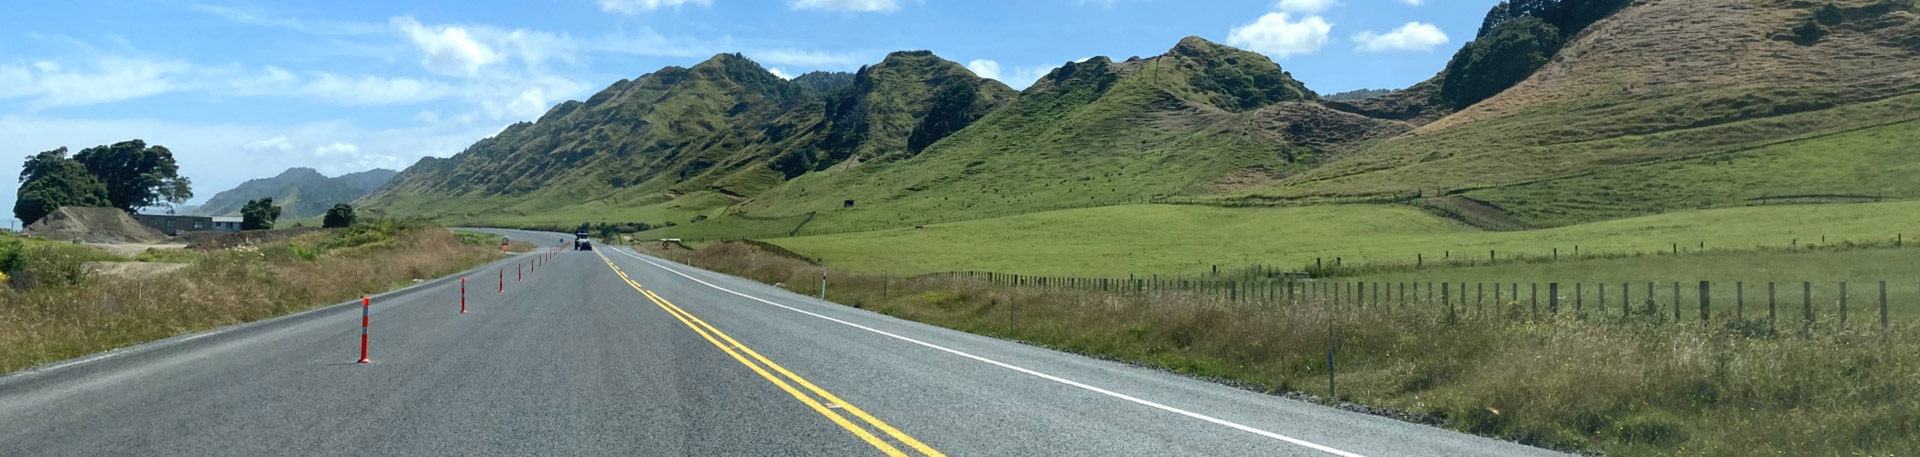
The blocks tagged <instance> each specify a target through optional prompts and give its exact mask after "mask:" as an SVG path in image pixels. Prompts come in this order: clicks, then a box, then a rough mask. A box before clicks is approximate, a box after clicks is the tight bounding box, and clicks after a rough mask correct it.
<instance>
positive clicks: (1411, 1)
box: [1400, 0, 1427, 6]
mask: <svg viewBox="0 0 1920 457" xmlns="http://www.w3.org/2000/svg"><path fill="white" fill-rule="evenodd" d="M1426 2H1427V0H1400V3H1405V4H1408V5H1413V6H1420V5H1421V4H1424V3H1426Z"/></svg>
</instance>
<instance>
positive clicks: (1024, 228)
mask: <svg viewBox="0 0 1920 457" xmlns="http://www.w3.org/2000/svg"><path fill="white" fill-rule="evenodd" d="M1911 227H1920V202H1887V203H1864V204H1847V205H1795V206H1764V207H1740V208H1725V209H1710V210H1690V211H1679V212H1673V213H1667V214H1660V215H1654V216H1646V217H1638V218H1632V219H1621V220H1613V221H1605V222H1597V223H1590V224H1582V225H1574V226H1567V227H1560V228H1553V229H1544V230H1530V231H1520V232H1485V231H1478V230H1474V229H1472V228H1471V227H1467V226H1465V225H1463V224H1460V223H1457V222H1454V221H1452V220H1449V219H1443V218H1439V217H1436V216H1433V215H1430V214H1427V213H1425V212H1421V211H1419V210H1415V209H1412V208H1408V207H1401V206H1387V205H1340V206H1308V207H1296V208H1252V209H1247V208H1215V207H1203V206H1171V205H1129V206H1111V207H1101V208H1088V209H1078V210H1066V211H1053V212H1046V213H1036V214H1028V215H1021V216H1012V217H1004V218H996V219H987V220H978V221H968V222H960V223H953V224H940V225H931V226H927V227H926V228H925V229H919V230H915V229H896V230H884V231H875V232H862V233H848V234H839V235H826V236H808V237H796V238H781V239H773V240H768V241H770V242H773V243H775V244H778V245H780V246H783V247H786V248H789V249H792V250H794V251H796V252H799V253H801V254H804V255H807V256H810V257H815V258H818V259H820V260H822V261H823V262H824V263H826V264H827V265H830V266H834V267H837V268H846V269H851V270H857V271H866V272H876V273H891V274H895V275H910V274H921V273H932V272H945V271H996V272H1003V273H1019V274H1034V275H1054V276H1082V277H1125V276H1127V275H1128V274H1162V275H1185V276H1192V275H1200V274H1206V273H1209V272H1211V270H1212V266H1213V265H1219V266H1220V268H1221V269H1222V270H1223V271H1224V270H1226V269H1228V268H1238V267H1244V266H1248V265H1256V264H1263V265H1271V266H1275V267H1279V268H1282V269H1288V270H1299V269H1301V268H1304V267H1305V266H1308V265H1312V264H1313V262H1314V260H1315V259H1316V258H1321V259H1324V262H1327V263H1329V264H1330V263H1332V262H1334V259H1335V258H1340V261H1341V262H1344V263H1345V264H1369V263H1371V264H1381V263H1385V264H1402V263H1404V264H1411V263H1414V262H1415V259H1416V256H1421V257H1424V259H1426V261H1427V262H1429V263H1430V264H1431V263H1445V261H1447V260H1449V259H1451V258H1454V257H1459V258H1462V259H1476V260H1478V259H1485V258H1487V256H1488V251H1489V250H1492V251H1495V255H1497V256H1499V257H1500V258H1502V259H1506V258H1509V257H1514V256H1527V257H1535V256H1550V255H1551V253H1552V251H1553V250H1554V249H1559V250H1560V252H1561V253H1562V255H1566V256H1569V257H1571V256H1572V254H1573V251H1574V249H1575V247H1576V246H1578V248H1579V250H1580V252H1581V253H1582V254H1618V253H1657V252H1670V251H1672V250H1673V249H1674V247H1675V245H1676V244H1677V245H1678V247H1679V250H1680V252H1682V253H1693V252H1698V251H1699V250H1700V246H1701V243H1702V242H1704V243H1705V246H1706V249H1707V250H1708V251H1712V250H1725V249H1752V248H1757V247H1786V246H1788V245H1789V244H1791V243H1793V242H1794V241H1795V240H1798V243H1799V244H1800V245H1801V246H1808V245H1818V244H1821V243H1822V239H1823V237H1824V239H1825V240H1826V243H1828V244H1835V243H1839V242H1842V241H1862V242H1864V241H1874V242H1880V241H1891V240H1892V239H1893V238H1894V237H1895V236H1896V234H1897V233H1898V231H1900V230H1902V229H1903V228H1911ZM1912 236H1915V235H1914V234H1909V235H1907V237H1909V238H1911V237H1912ZM1829 264H1833V263H1831V262H1830V263H1829ZM1885 268H1891V269H1899V268H1908V267H1897V266H1887V267H1885ZM1897 271H1911V270H1897ZM1646 279H1647V280H1652V279H1655V278H1646Z"/></svg>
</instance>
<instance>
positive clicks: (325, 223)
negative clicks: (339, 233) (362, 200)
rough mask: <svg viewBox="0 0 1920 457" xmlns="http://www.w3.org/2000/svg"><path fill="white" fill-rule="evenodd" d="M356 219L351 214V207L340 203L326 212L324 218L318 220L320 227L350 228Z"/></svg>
mask: <svg viewBox="0 0 1920 457" xmlns="http://www.w3.org/2000/svg"><path fill="white" fill-rule="evenodd" d="M356 218H357V217H356V216H354V214H353V205H349V204H346V203H340V204H336V205H333V208H332V209H328V210H327V215H326V217H324V218H321V219H320V226H321V227H328V228H334V227H346V226H351V225H353V220H354V219H356Z"/></svg>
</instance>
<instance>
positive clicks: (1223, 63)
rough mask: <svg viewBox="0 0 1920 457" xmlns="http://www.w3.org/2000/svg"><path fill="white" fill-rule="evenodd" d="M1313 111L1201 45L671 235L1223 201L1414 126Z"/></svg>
mask: <svg viewBox="0 0 1920 457" xmlns="http://www.w3.org/2000/svg"><path fill="white" fill-rule="evenodd" d="M1315 99H1317V96H1316V95H1315V94H1314V93H1313V92H1312V91H1311V90H1309V89H1307V88H1306V87H1305V86H1304V85H1302V84H1300V83H1299V82H1298V81H1296V80H1294V79H1293V78H1292V76H1291V75H1290V74H1288V73H1287V72H1286V71H1284V70H1282V69H1281V68H1280V66H1279V65H1277V64H1274V63H1273V62H1272V61H1271V60H1269V59H1268V58H1266V57H1265V56H1262V55H1260V54H1257V53H1252V52H1247V51H1242V50H1239V49H1234V48H1231V47H1227V46H1222V45H1219V44H1215V43H1211V42H1208V41H1206V40H1204V39H1201V38H1198V37H1190V38H1187V39H1184V40H1182V41H1181V42H1180V43H1179V44H1178V45H1177V46H1175V47H1174V48H1173V49H1171V50H1169V51H1168V52H1167V53H1166V54H1163V55H1160V56H1156V57H1151V58H1145V59H1130V60H1128V61H1124V62H1115V61H1113V60H1111V59H1108V58H1106V57H1095V58H1092V59H1088V60H1086V61H1082V62H1072V63H1068V64H1066V65H1064V66H1062V67H1061V68H1059V69H1056V70H1054V71H1053V72H1052V73H1050V74H1048V75H1046V76H1045V77H1042V78H1041V79H1040V80H1039V81H1037V82H1035V83H1034V84H1033V86H1031V87H1029V88H1028V89H1026V90H1025V91H1023V92H1022V93H1021V95H1020V96H1019V98H1017V99H1014V100H1013V101H1011V102H1009V103H1007V104H1006V106H1004V107H1002V108H1000V109H998V110H995V111H993V112H991V113H989V114H987V115H986V116H985V117H982V118H981V119H980V120H979V121H978V122H975V123H973V125H972V126H970V127H968V128H966V129H964V130H961V131H959V132H957V133H955V134H953V136H951V137H948V138H946V139H944V140H942V141H940V142H937V143H934V144H932V145H931V146H930V147H928V148H927V149H926V150H925V151H924V152H922V153H921V154H919V155H917V156H913V157H910V158H905V159H903V160H898V161H890V162H885V163H873V164H865V165H863V166H860V167H849V168H846V169H841V170H826V171H824V172H821V173H815V174H809V175H805V176H797V177H795V179H792V180H790V181H787V182H786V183H784V184H782V185H781V186H779V187H776V188H774V189H771V190H769V191H767V192H765V193H763V194H761V195H759V196H755V197H753V198H750V199H748V200H746V201H745V202H743V203H742V204H740V205H737V206H735V207H733V208H731V209H729V211H728V213H727V214H726V215H725V216H724V217H719V218H715V219H713V220H711V221H709V222H706V223H704V224H705V225H704V226H687V225H683V226H681V227H676V228H673V229H668V230H666V231H665V232H664V233H669V234H701V235H703V236H745V235H753V236H766V235H770V234H772V235H779V234H786V233H790V232H794V231H795V229H799V230H798V233H826V232H834V231H847V230H864V229H871V228H880V227H891V226H900V225H916V224H924V223H930V222H939V221H946V220H956V219H962V218H972V217H989V216H997V215H1009V214H1018V213H1023V212H1032V211H1044V210H1050V209H1061V208H1071V207H1077V206H1087V205H1096V204H1111V203H1117V202H1127V201H1137V200H1141V199H1149V198H1153V197H1155V196H1159V195H1178V194H1188V193H1213V192H1218V191H1219V190H1220V189H1223V188H1237V187H1244V186H1249V185H1257V184H1263V183H1266V182H1270V181H1272V180H1273V179H1275V178H1276V177H1278V176H1285V175H1287V174H1290V173H1295V172H1298V171H1300V170H1304V169H1306V168H1308V167H1310V166H1311V165H1312V164H1314V163H1317V162H1318V161H1320V160H1322V158H1323V157H1325V156H1327V155H1329V154H1332V153H1333V152H1335V151H1338V150H1340V148H1341V147H1343V146H1345V145H1348V144H1352V143H1357V142H1359V141H1364V140H1366V139H1370V138H1372V136H1374V135H1379V134H1380V133H1378V132H1396V131H1405V130H1407V129H1410V128H1411V126H1408V125H1404V124H1403V123H1399V122H1396V121H1383V120H1376V119H1370V118H1365V117H1363V116H1358V115H1353V114H1348V113H1342V112H1338V111H1335V110H1331V109H1327V108H1325V107H1322V106H1320V105H1318V104H1314V103H1312V101H1313V100H1315ZM846 200H854V201H855V202H856V204H855V207H854V208H852V209H846V208H843V206H844V202H845V201H846ZM801 221H805V222H804V223H805V224H806V225H805V226H804V227H801V226H799V225H798V224H800V223H801ZM710 228H711V229H710ZM709 230H712V231H709Z"/></svg>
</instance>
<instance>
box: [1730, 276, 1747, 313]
mask: <svg viewBox="0 0 1920 457" xmlns="http://www.w3.org/2000/svg"><path fill="white" fill-rule="evenodd" d="M1733 318H1734V319H1739V320H1743V321H1744V320H1747V283H1745V282H1740V281H1734V283H1733Z"/></svg>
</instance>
